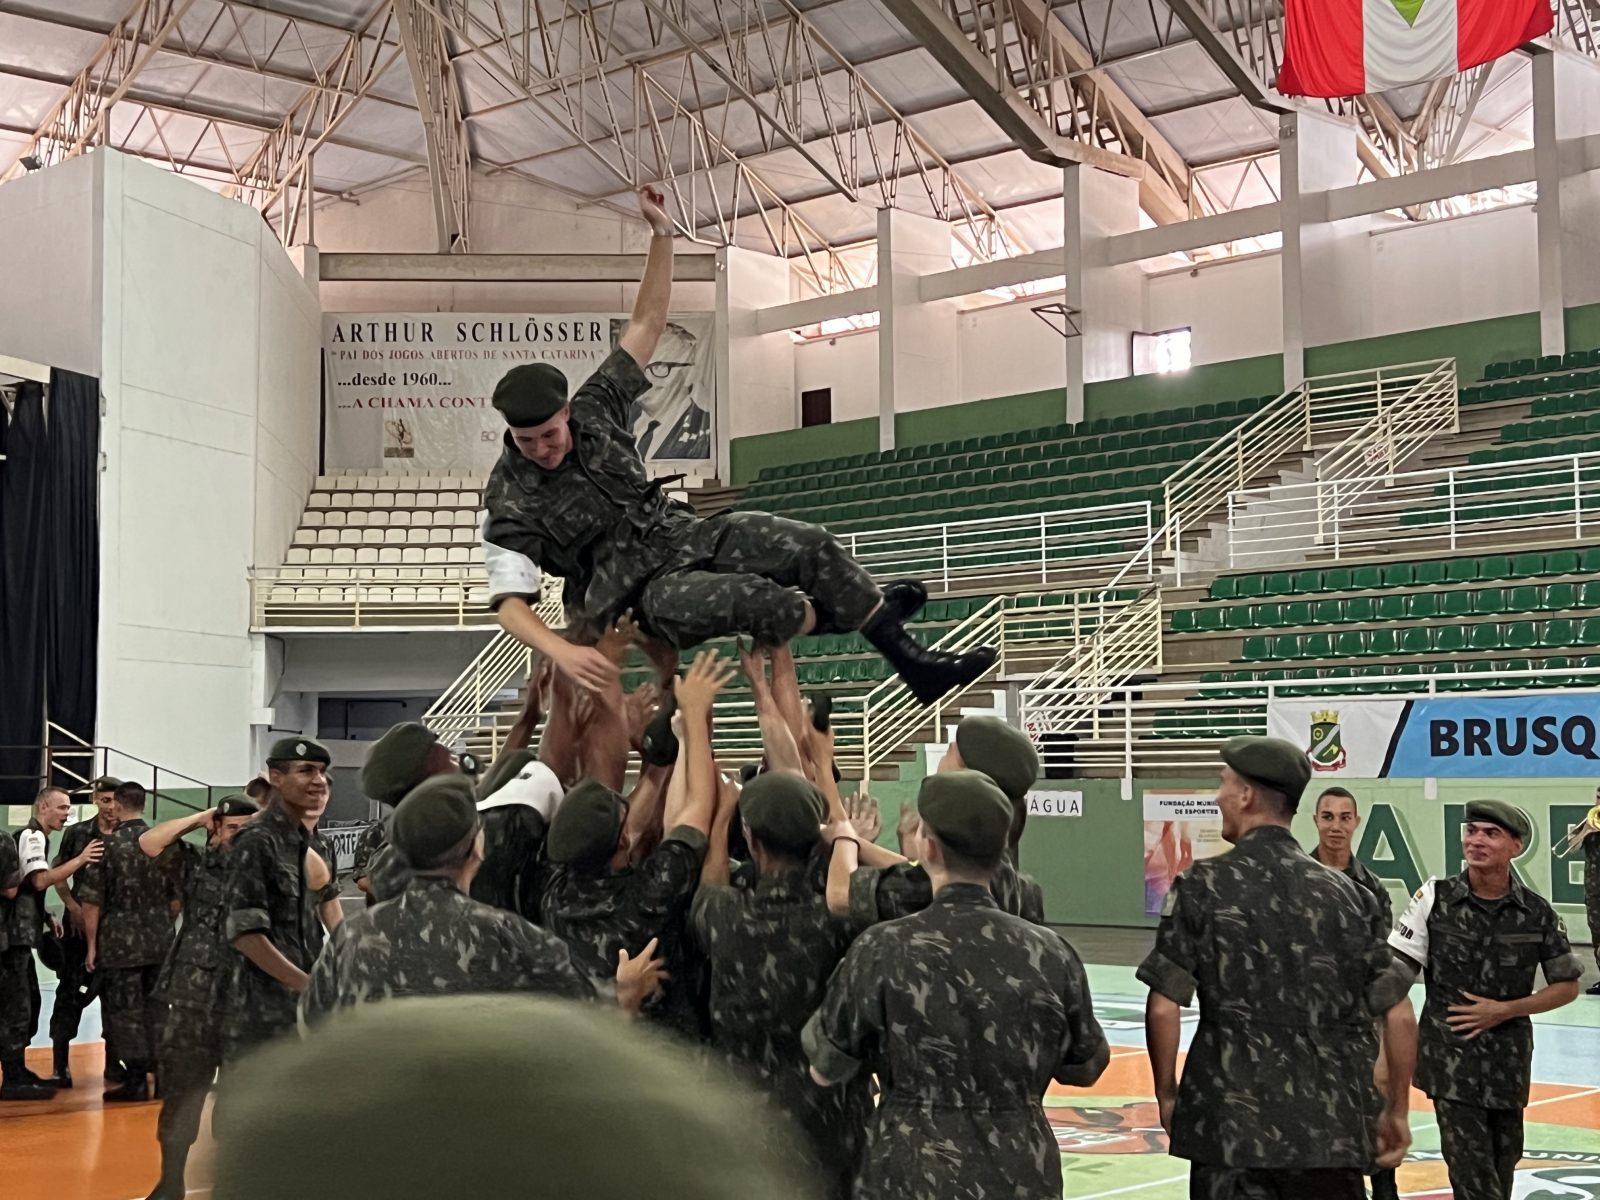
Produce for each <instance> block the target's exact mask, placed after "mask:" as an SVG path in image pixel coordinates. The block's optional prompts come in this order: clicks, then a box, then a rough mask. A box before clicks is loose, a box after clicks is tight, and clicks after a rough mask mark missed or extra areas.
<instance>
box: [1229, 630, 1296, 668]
mask: <svg viewBox="0 0 1600 1200" xmlns="http://www.w3.org/2000/svg"><path fill="white" fill-rule="evenodd" d="M1296 640H1297V639H1294V638H1292V637H1277V638H1272V637H1265V636H1262V635H1259V634H1258V635H1254V636H1251V637H1247V638H1245V640H1244V649H1243V651H1242V653H1243V657H1244V661H1245V662H1269V661H1270V660H1271V659H1272V658H1273V657H1274V651H1275V650H1276V649H1277V646H1276V645H1275V643H1277V642H1290V641H1296Z"/></svg>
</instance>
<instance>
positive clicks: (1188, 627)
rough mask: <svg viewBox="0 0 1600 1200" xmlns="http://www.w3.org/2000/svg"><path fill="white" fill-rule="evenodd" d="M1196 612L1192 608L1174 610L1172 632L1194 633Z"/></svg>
mask: <svg viewBox="0 0 1600 1200" xmlns="http://www.w3.org/2000/svg"><path fill="white" fill-rule="evenodd" d="M1195 615H1196V614H1195V610H1194V609H1192V608H1175V609H1173V610H1172V632H1173V633H1193V632H1194V628H1195V626H1194V620H1195Z"/></svg>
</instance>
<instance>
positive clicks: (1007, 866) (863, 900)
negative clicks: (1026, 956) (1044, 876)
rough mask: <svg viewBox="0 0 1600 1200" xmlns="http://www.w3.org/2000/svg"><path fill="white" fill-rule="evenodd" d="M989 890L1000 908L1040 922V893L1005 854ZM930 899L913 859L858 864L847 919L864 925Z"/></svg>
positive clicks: (900, 913)
mask: <svg viewBox="0 0 1600 1200" xmlns="http://www.w3.org/2000/svg"><path fill="white" fill-rule="evenodd" d="M989 890H990V893H991V894H992V895H993V897H994V902H995V904H996V905H997V906H998V907H999V909H1000V911H1001V912H1006V913H1010V914H1011V915H1012V916H1014V917H1022V918H1024V919H1025V920H1028V921H1030V922H1032V923H1033V924H1035V925H1043V924H1044V893H1043V891H1041V890H1040V888H1039V885H1038V884H1037V883H1034V882H1033V880H1031V879H1028V878H1026V877H1025V876H1023V875H1020V874H1018V873H1017V868H1016V867H1015V866H1014V865H1013V864H1012V862H1011V859H1010V858H1009V857H1005V858H1002V859H1001V860H1000V865H999V866H997V867H996V868H995V869H994V879H993V880H992V881H991V882H990V885H989ZM932 903H933V882H932V881H931V880H930V879H929V878H928V872H927V871H926V870H924V869H923V868H922V867H921V866H919V865H918V864H917V863H896V864H895V865H894V866H892V867H861V868H859V869H858V870H856V871H855V873H854V874H852V875H851V876H850V919H851V920H852V921H853V922H854V923H855V925H856V927H857V928H861V929H864V928H866V927H867V926H868V925H873V924H876V923H877V922H879V921H893V920H896V919H897V918H899V917H907V916H910V915H911V914H912V913H917V912H921V911H922V910H923V909H925V908H927V907H928V905H930V904H932Z"/></svg>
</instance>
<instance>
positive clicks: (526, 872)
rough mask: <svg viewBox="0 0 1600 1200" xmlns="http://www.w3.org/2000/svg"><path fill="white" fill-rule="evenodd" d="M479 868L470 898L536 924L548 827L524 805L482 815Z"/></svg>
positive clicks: (545, 875)
mask: <svg viewBox="0 0 1600 1200" xmlns="http://www.w3.org/2000/svg"><path fill="white" fill-rule="evenodd" d="M482 815H483V866H482V867H481V868H479V870H478V874H477V875H476V876H475V877H474V878H473V880H472V898H473V899H474V900H477V901H478V902H479V903H482V904H488V905H492V906H493V907H495V908H500V909H504V910H505V911H506V912H511V913H516V914H517V915H518V916H519V917H521V918H522V919H523V920H525V921H531V922H532V923H533V924H535V925H537V924H538V923H539V898H540V896H541V895H542V894H543V892H544V887H545V884H546V883H547V882H548V881H549V877H550V863H549V861H548V860H546V859H545V858H544V857H543V855H542V854H541V853H540V851H541V850H542V849H543V847H544V839H545V835H546V834H547V833H548V832H549V825H548V823H547V822H546V821H545V819H544V817H543V816H541V815H540V814H539V813H538V812H537V811H536V810H534V809H532V808H530V807H528V806H527V805H525V804H507V805H505V806H503V807H500V808H491V809H488V810H487V811H484V812H483V814H482Z"/></svg>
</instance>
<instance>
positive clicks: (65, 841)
mask: <svg viewBox="0 0 1600 1200" xmlns="http://www.w3.org/2000/svg"><path fill="white" fill-rule="evenodd" d="M110 836H111V835H110V834H108V833H101V832H100V820H99V818H98V817H90V818H89V819H88V820H87V821H74V822H73V823H72V824H71V825H68V826H67V827H66V828H65V829H63V830H62V831H61V846H60V848H59V849H58V850H57V851H56V858H55V865H56V866H58V867H59V866H60V865H61V864H62V863H64V862H70V861H71V860H72V859H74V858H77V857H78V855H80V854H82V853H83V852H84V851H85V850H87V849H88V848H89V843H90V842H102V841H104V840H105V839H106V838H108V837H110ZM83 876H84V872H83V871H79V872H78V873H77V874H76V875H74V876H73V877H72V882H71V883H70V884H69V885H68V886H69V888H70V889H71V891H72V896H73V898H74V899H76V898H77V896H78V891H79V889H80V888H82V887H83Z"/></svg>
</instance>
